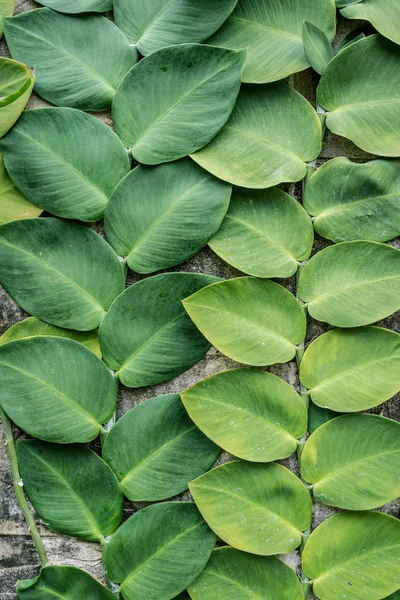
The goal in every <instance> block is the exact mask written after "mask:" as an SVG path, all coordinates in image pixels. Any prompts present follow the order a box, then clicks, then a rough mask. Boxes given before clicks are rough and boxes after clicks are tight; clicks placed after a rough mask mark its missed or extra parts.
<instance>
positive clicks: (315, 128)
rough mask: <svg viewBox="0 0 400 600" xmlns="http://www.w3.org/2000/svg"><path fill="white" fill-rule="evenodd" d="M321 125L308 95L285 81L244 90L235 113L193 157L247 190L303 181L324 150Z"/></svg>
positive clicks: (223, 177) (219, 175)
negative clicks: (304, 94) (284, 82)
mask: <svg viewBox="0 0 400 600" xmlns="http://www.w3.org/2000/svg"><path fill="white" fill-rule="evenodd" d="M321 137H322V136H321V123H320V120H319V119H318V116H317V113H316V112H315V110H314V109H313V107H312V106H311V104H309V103H308V102H307V100H306V99H305V98H303V96H301V95H300V94H299V93H298V92H296V91H295V90H294V89H293V88H291V87H289V86H288V85H286V84H283V83H277V84H272V85H264V86H246V87H242V89H241V92H240V94H239V97H238V100H237V103H236V105H235V108H234V110H233V112H232V115H231V117H230V119H229V121H228V122H227V124H226V125H225V127H223V129H222V131H221V132H220V133H219V134H218V135H217V137H216V138H215V139H213V140H212V141H211V142H210V143H209V144H208V145H207V146H206V147H205V148H203V149H202V150H200V151H198V152H196V153H195V154H193V155H192V158H193V160H195V161H196V162H197V163H198V164H199V165H200V166H201V167H203V168H204V169H206V170H207V171H209V172H210V173H212V174H213V175H216V176H217V177H219V178H220V179H223V180H225V181H229V182H230V183H234V184H235V185H240V186H242V187H247V188H267V187H272V186H273V185H277V184H278V183H282V182H283V181H286V182H289V181H300V180H301V179H303V178H304V177H305V175H306V171H307V167H306V164H305V163H306V162H308V161H311V160H314V159H315V158H316V157H317V156H318V154H319V153H320V151H321Z"/></svg>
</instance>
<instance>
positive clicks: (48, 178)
mask: <svg viewBox="0 0 400 600" xmlns="http://www.w3.org/2000/svg"><path fill="white" fill-rule="evenodd" d="M0 150H2V151H3V153H4V162H5V165H6V168H7V171H8V173H9V174H10V176H11V178H12V180H13V182H14V183H15V184H16V185H17V186H18V188H19V189H20V190H21V191H22V192H23V193H24V194H25V196H26V197H27V198H29V200H31V201H32V202H33V203H34V204H36V205H37V206H40V207H41V208H43V209H44V210H47V211H48V212H50V213H52V214H53V215H57V216H59V217H65V218H67V219H80V220H81V221H97V220H98V219H101V218H102V217H103V214H104V209H105V207H106V205H107V202H108V199H109V197H110V196H111V192H112V191H113V189H114V188H115V186H116V185H117V183H119V181H120V180H121V179H122V178H123V177H124V176H125V175H126V174H127V173H128V171H129V169H130V161H129V157H128V155H127V153H126V151H125V148H124V147H123V145H122V144H121V142H120V140H119V139H118V137H117V136H116V135H115V133H114V132H113V131H112V130H111V129H110V128H109V127H107V125H105V124H104V123H102V122H101V121H100V120H99V119H96V118H95V117H93V116H91V115H87V114H85V113H83V112H81V111H79V110H75V109H72V108H41V109H38V110H29V111H27V112H25V113H24V114H23V115H22V116H21V118H20V119H19V121H18V123H17V124H16V125H15V126H14V127H13V128H12V130H11V131H10V133H9V134H8V135H7V136H6V137H5V138H4V139H3V140H0Z"/></svg>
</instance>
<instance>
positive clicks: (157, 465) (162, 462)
mask: <svg viewBox="0 0 400 600" xmlns="http://www.w3.org/2000/svg"><path fill="white" fill-rule="evenodd" d="M219 452H220V449H219V448H218V447H217V446H215V444H213V442H211V441H210V440H209V439H208V438H207V437H206V436H205V435H203V434H202V433H201V431H199V430H198V429H197V427H196V426H195V425H194V423H193V422H192V421H191V420H190V419H189V417H188V415H187V414H186V411H185V409H184V407H183V406H182V403H181V401H180V398H179V394H167V395H165V396H158V397H157V398H151V399H150V400H147V401H146V402H142V403H141V404H139V405H138V406H135V407H134V408H132V409H131V410H130V411H128V412H127V413H126V414H125V415H124V416H123V417H122V418H121V419H119V421H118V422H117V423H116V425H114V427H113V428H112V429H111V431H110V433H109V434H108V436H107V439H106V441H105V443H104V445H103V459H104V460H105V461H106V462H107V463H108V464H109V465H110V467H111V469H112V470H113V471H114V473H115V475H116V476H117V478H118V480H119V482H120V486H121V489H122V491H123V493H124V494H125V496H126V497H127V498H129V500H147V501H153V500H165V499H166V498H170V497H171V496H175V495H176V494H180V493H181V492H183V491H185V490H187V489H188V482H189V481H190V480H191V479H194V478H195V477H198V476H199V475H202V474H203V473H205V471H208V469H209V468H210V467H212V465H213V464H214V462H215V461H216V460H217V458H218V454H219Z"/></svg>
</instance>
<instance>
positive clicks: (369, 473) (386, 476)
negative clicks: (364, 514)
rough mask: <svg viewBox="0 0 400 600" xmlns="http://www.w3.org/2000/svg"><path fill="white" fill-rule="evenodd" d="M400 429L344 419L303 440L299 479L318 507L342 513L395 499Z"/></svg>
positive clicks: (375, 420) (364, 418)
mask: <svg viewBox="0 0 400 600" xmlns="http://www.w3.org/2000/svg"><path fill="white" fill-rule="evenodd" d="M399 463H400V423H396V421H392V420H391V419H385V418H384V417H379V416H377V415H360V414H359V415H345V416H342V417H338V418H336V419H332V420H331V421H328V422H327V423H325V425H322V426H321V427H319V428H318V430H317V431H315V432H314V433H313V434H312V435H311V437H309V438H308V440H307V442H306V445H305V447H304V450H303V452H302V455H301V474H302V477H303V479H304V480H305V481H307V482H308V483H312V484H313V494H314V496H315V497H316V498H317V500H319V501H320V502H323V503H324V504H329V505H331V506H338V507H339V508H345V509H347V510H366V509H369V508H377V507H378V506H382V505H383V504H386V503H387V502H391V501H392V500H395V499H396V498H398V497H399V496H400V477H399Z"/></svg>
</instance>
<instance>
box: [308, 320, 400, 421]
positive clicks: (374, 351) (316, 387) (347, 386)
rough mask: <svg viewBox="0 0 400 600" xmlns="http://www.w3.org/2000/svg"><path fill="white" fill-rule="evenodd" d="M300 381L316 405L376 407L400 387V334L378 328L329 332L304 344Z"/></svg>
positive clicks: (344, 409)
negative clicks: (305, 345) (307, 344)
mask: <svg viewBox="0 0 400 600" xmlns="http://www.w3.org/2000/svg"><path fill="white" fill-rule="evenodd" d="M300 380H301V382H302V384H303V385H304V386H305V387H306V388H308V389H309V390H310V395H311V399H312V401H313V402H315V404H317V405H318V406H321V407H325V408H330V409H332V410H335V411H339V412H356V411H359V410H365V409H367V408H371V407H373V406H377V405H378V404H381V403H382V402H385V400H389V398H391V397H392V396H394V395H395V394H396V393H397V392H398V391H400V335H399V334H398V333H395V332H394V331H390V330H389V329H381V328H379V327H362V328H356V329H334V330H333V331H328V333H325V334H324V335H321V336H320V337H318V338H317V339H316V340H315V341H314V342H312V344H310V346H309V347H308V348H307V350H306V353H305V354H304V357H303V360H302V361H301V366H300Z"/></svg>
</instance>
